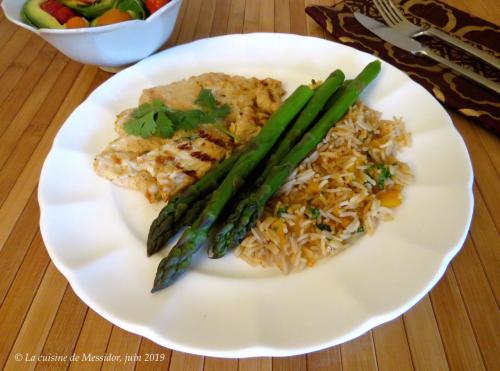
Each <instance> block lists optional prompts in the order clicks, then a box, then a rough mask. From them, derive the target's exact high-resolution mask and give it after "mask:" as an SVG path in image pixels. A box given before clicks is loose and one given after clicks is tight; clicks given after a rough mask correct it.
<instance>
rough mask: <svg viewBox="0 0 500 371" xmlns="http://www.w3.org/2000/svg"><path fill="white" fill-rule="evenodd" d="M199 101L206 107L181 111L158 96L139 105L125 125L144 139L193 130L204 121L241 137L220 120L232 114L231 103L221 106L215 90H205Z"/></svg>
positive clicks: (233, 136)
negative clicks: (218, 103)
mask: <svg viewBox="0 0 500 371" xmlns="http://www.w3.org/2000/svg"><path fill="white" fill-rule="evenodd" d="M195 103H196V104H198V105H199V106H200V107H201V108H202V109H201V110H200V109H193V110H188V111H177V110H173V109H170V108H169V107H167V106H165V104H164V103H163V102H162V101H161V100H160V99H155V100H153V101H152V102H150V103H144V104H141V105H140V106H139V107H137V108H136V109H135V110H134V111H133V112H132V118H131V119H129V120H128V121H127V122H125V124H124V125H123V128H124V130H125V131H126V132H127V133H128V134H131V135H136V136H140V137H142V138H149V137H151V136H152V135H155V136H158V137H161V138H171V137H172V135H174V133H175V132H176V131H177V130H193V129H196V128H197V127H198V126H199V125H200V124H203V123H212V124H214V126H215V127H216V128H217V129H218V130H220V131H222V132H223V133H225V134H226V135H228V136H230V137H231V138H233V139H234V140H237V139H238V138H237V137H236V136H235V135H234V134H233V133H231V132H230V131H228V130H227V129H226V128H225V127H224V126H223V125H222V124H221V123H217V121H219V120H221V119H223V118H225V117H226V116H227V115H228V114H229V112H230V107H229V106H228V105H227V104H224V105H222V106H220V107H218V106H217V102H216V100H215V97H214V96H213V94H212V91H211V90H209V89H202V90H201V91H200V94H199V95H198V97H197V98H196V100H195Z"/></svg>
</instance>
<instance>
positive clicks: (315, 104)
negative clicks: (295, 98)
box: [256, 70, 345, 185]
mask: <svg viewBox="0 0 500 371" xmlns="http://www.w3.org/2000/svg"><path fill="white" fill-rule="evenodd" d="M344 77H345V76H344V74H343V73H342V71H340V70H335V71H334V72H333V73H332V74H331V75H330V76H329V77H328V78H327V79H326V80H325V82H324V83H323V84H321V85H320V86H319V87H318V88H317V89H316V90H315V91H314V95H313V97H312V98H311V100H310V101H309V103H307V105H306V106H305V107H304V110H303V111H302V112H301V113H300V116H299V117H298V118H297V121H295V123H294V124H293V126H292V127H291V128H290V130H288V131H287V132H286V134H285V137H284V138H283V139H282V140H280V141H279V142H278V146H277V148H276V150H274V149H273V153H272V154H271V156H270V157H269V159H268V160H267V162H266V167H265V169H264V171H263V172H262V174H261V175H260V176H259V178H258V180H257V182H256V184H257V185H260V183H262V182H263V181H264V179H265V178H266V176H267V175H268V174H269V172H270V171H271V169H272V168H273V166H274V165H276V164H278V163H279V162H280V161H281V160H282V159H283V157H285V155H286V153H287V152H288V151H289V150H290V148H292V147H293V146H294V145H295V143H297V141H298V140H299V139H300V137H301V136H302V135H303V134H304V132H305V131H306V130H307V129H308V128H309V126H311V124H312V123H313V121H314V119H315V118H316V116H318V115H319V113H320V112H321V110H322V109H323V106H324V105H325V103H326V102H327V100H328V98H330V96H332V95H333V93H335V91H336V90H337V89H338V88H339V87H340V86H341V85H342V82H343V81H344Z"/></svg>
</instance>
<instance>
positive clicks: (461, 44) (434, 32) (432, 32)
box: [422, 27, 500, 69]
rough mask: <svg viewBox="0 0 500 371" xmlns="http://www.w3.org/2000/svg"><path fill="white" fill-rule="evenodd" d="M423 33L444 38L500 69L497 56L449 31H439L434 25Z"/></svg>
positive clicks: (445, 40)
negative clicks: (465, 41)
mask: <svg viewBox="0 0 500 371" xmlns="http://www.w3.org/2000/svg"><path fill="white" fill-rule="evenodd" d="M422 33H423V34H426V35H427V36H434V37H437V38H438V39H441V40H443V41H444V42H447V43H448V44H451V45H453V46H456V47H457V48H460V49H462V50H465V51H466V52H467V53H470V54H472V55H474V56H476V57H478V58H479V59H481V60H483V61H484V62H486V63H488V64H489V65H491V66H493V67H495V68H497V69H500V61H499V60H498V59H497V58H495V57H494V56H492V55H490V54H488V53H485V52H483V51H481V50H479V49H478V48H476V47H474V46H472V45H469V44H467V43H464V42H463V41H462V40H459V39H457V38H456V37H453V36H450V35H448V34H447V33H444V32H442V31H439V30H438V29H435V28H433V27H431V28H428V29H426V30H425V31H424V32H422Z"/></svg>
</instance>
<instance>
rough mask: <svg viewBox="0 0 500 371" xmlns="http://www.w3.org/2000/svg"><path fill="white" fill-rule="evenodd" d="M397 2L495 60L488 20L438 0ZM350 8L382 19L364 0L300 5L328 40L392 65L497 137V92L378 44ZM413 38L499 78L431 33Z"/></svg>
mask: <svg viewBox="0 0 500 371" xmlns="http://www.w3.org/2000/svg"><path fill="white" fill-rule="evenodd" d="M399 5H400V8H401V9H402V10H403V11H404V13H405V15H407V18H409V19H410V21H412V22H413V23H415V24H418V25H433V26H435V27H436V28H439V29H441V30H443V31H445V32H448V33H450V34H453V35H454V36H456V37H458V38H460V39H462V40H463V41H466V42H469V43H471V44H473V45H474V46H476V47H478V48H479V49H481V50H483V51H486V52H490V53H492V54H494V55H495V56H496V57H497V58H499V57H500V43H499V40H500V29H499V28H498V27H497V26H495V25H494V24H491V23H489V22H486V21H484V20H482V19H480V18H476V17H473V16H471V15H469V14H467V13H464V12H462V11H461V10H458V9H456V8H453V7H451V6H448V5H445V4H443V3H441V2H440V1H438V0H417V1H415V0H403V1H401V2H400V3H399ZM355 11H359V12H361V13H363V14H365V15H368V16H370V17H372V18H375V19H377V20H379V21H381V22H383V20H382V17H381V16H380V15H379V13H378V11H377V9H376V8H375V6H374V5H373V3H372V2H371V1H366V0H344V1H343V2H341V3H338V4H336V5H334V6H331V7H326V6H319V5H313V6H309V7H307V8H306V12H307V13H308V14H309V15H310V16H311V17H312V18H313V19H314V20H315V21H316V22H318V23H319V25H321V27H323V28H324V29H325V30H326V31H327V32H328V33H329V34H330V35H331V36H333V38H334V39H336V40H338V41H340V42H341V43H343V44H346V45H349V46H352V47H354V48H356V49H359V50H362V51H365V52H368V53H370V54H373V55H376V56H378V57H380V58H381V59H383V60H385V61H387V62H389V63H391V64H393V65H394V66H396V67H398V68H399V69H401V70H403V71H405V72H406V73H407V74H408V75H409V76H410V77H411V78H412V79H414V80H415V81H417V82H418V83H420V84H421V85H422V86H424V87H425V88H426V89H427V90H429V91H430V92H431V93H432V94H434V96H435V97H436V98H437V99H438V100H439V101H441V102H443V103H444V104H445V105H446V106H448V107H450V108H453V109H455V110H457V111H459V112H460V113H462V114H464V115H465V116H469V117H470V118H472V119H473V120H475V121H477V122H478V123H479V124H481V125H483V126H484V127H486V128H488V129H490V130H492V131H494V132H495V133H496V134H497V135H500V96H497V95H496V94H495V93H494V92H490V91H489V90H487V89H485V88H483V87H481V86H480V85H477V84H475V83H473V82H471V81H469V80H467V79H466V78H464V77H461V76H459V75H457V74H456V73H454V72H452V71H451V70H449V69H447V68H446V67H445V66H442V65H440V64H437V63H436V62H434V61H432V60H431V59H428V58H426V57H421V56H415V55H412V54H410V53H407V52H405V51H403V50H401V49H398V48H396V47H393V46H392V45H390V44H388V43H386V42H383V41H382V40H381V39H380V38H378V37H377V36H375V35H374V34H372V33H371V32H370V31H368V30H366V29H365V28H364V27H363V26H362V25H361V24H359V23H358V22H357V21H356V19H355V18H354V16H353V12H355ZM419 41H421V42H422V43H424V44H426V45H427V46H429V47H431V48H432V49H433V50H435V51H436V52H438V53H439V54H441V55H442V56H445V57H447V58H448V59H450V60H453V61H455V62H457V63H459V64H461V65H463V66H465V67H469V68H471V69H473V70H474V71H476V72H477V73H480V74H482V75H484V76H485V77H488V78H490V79H492V80H494V81H496V82H499V79H500V75H499V72H498V71H497V70H496V69H495V68H493V67H490V66H488V65H487V64H486V63H483V62H481V61H478V60H477V59H476V58H474V57H472V56H469V55H468V54H467V53H465V52H463V51H461V50H459V49H456V48H453V47H450V46H448V45H447V44H445V43H443V42H442V41H440V40H438V39H434V38H431V37H420V38H419Z"/></svg>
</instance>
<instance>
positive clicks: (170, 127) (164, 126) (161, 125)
mask: <svg viewBox="0 0 500 371" xmlns="http://www.w3.org/2000/svg"><path fill="white" fill-rule="evenodd" d="M174 132H175V129H174V124H173V122H172V121H171V120H170V119H169V118H168V117H167V115H166V114H165V112H158V114H157V115H156V132H155V134H156V136H159V137H162V138H170V137H171V136H172V135H174Z"/></svg>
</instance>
